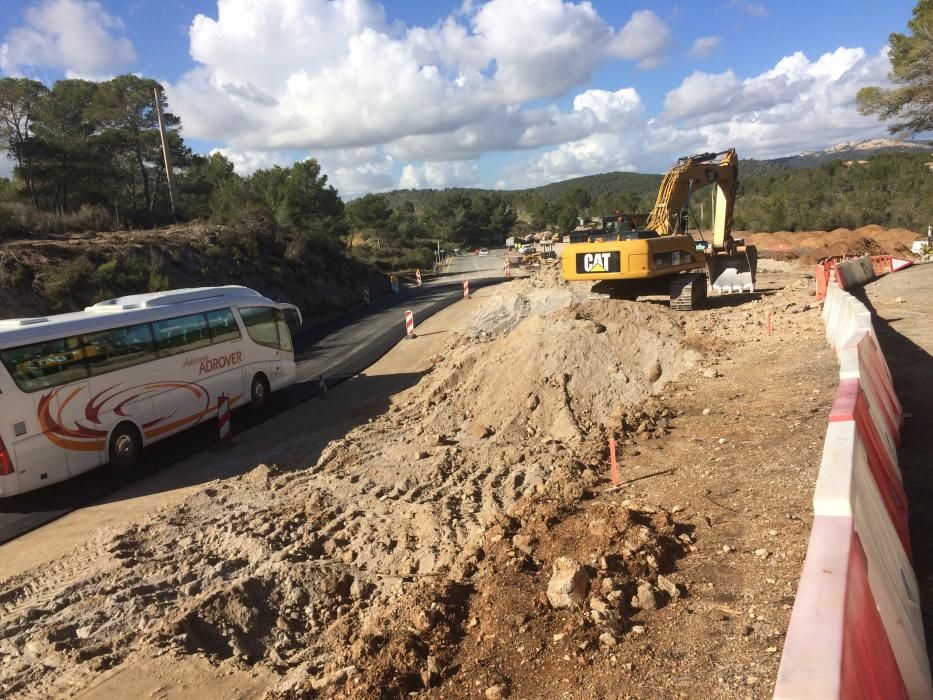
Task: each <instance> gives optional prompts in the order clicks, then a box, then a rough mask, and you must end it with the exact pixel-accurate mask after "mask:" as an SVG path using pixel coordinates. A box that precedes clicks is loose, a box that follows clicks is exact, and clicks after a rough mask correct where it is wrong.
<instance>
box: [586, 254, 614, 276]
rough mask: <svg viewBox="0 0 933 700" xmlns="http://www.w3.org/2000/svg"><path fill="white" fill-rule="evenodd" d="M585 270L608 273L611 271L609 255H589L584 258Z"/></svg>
mask: <svg viewBox="0 0 933 700" xmlns="http://www.w3.org/2000/svg"><path fill="white" fill-rule="evenodd" d="M583 269H584V270H586V271H587V272H606V271H607V270H608V269H609V253H587V254H586V255H584V256H583Z"/></svg>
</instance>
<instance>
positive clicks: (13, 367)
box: [0, 336, 90, 391]
mask: <svg viewBox="0 0 933 700" xmlns="http://www.w3.org/2000/svg"><path fill="white" fill-rule="evenodd" d="M0 359H2V360H3V364H4V366H6V368H7V371H8V372H9V373H10V376H11V377H13V381H15V382H16V385H17V386H18V387H19V388H20V389H22V390H23V391H38V390H39V389H47V388H49V387H53V386H58V385H60V384H67V383H69V382H76V381H78V380H81V379H87V377H88V376H89V374H90V370H89V368H88V364H87V359H86V358H85V355H84V347H83V344H82V342H81V338H79V337H78V336H73V337H70V338H59V339H57V340H47V341H45V342H42V343H34V344H33V345H24V346H21V347H18V348H8V349H6V350H4V351H2V352H0Z"/></svg>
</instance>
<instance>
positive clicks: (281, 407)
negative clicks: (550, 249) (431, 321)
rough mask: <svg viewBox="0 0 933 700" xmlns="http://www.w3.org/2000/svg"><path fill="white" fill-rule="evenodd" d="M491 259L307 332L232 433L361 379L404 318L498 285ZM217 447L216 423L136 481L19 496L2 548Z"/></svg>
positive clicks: (78, 482) (141, 470) (455, 266)
mask: <svg viewBox="0 0 933 700" xmlns="http://www.w3.org/2000/svg"><path fill="white" fill-rule="evenodd" d="M490 252H491V255H489V256H478V255H464V256H460V257H457V258H454V260H453V263H452V264H451V266H450V269H449V270H448V271H447V272H446V273H444V274H442V275H441V276H439V277H437V278H435V279H432V280H430V281H427V282H426V283H425V285H424V286H422V287H420V288H411V289H403V290H402V291H401V292H400V293H399V294H392V295H389V296H385V297H381V298H379V299H375V300H373V302H372V303H370V304H368V305H366V306H365V307H360V308H358V309H355V310H354V311H351V312H350V313H347V314H345V315H344V316H341V317H339V318H337V319H334V320H332V321H329V322H327V323H324V324H322V325H320V326H316V327H313V328H310V329H307V330H305V331H302V332H301V333H299V334H298V335H297V336H296V337H295V361H296V363H297V365H298V367H297V381H296V382H295V384H293V385H292V386H290V387H288V388H287V389H285V390H283V391H280V392H277V393H276V394H274V395H273V396H272V397H271V398H270V401H269V405H268V406H267V407H266V408H265V409H264V410H263V411H262V412H258V411H256V410H253V409H252V408H251V407H250V406H246V407H244V408H242V409H238V410H236V411H234V412H233V415H232V423H231V424H232V429H233V432H234V433H236V432H240V431H243V430H246V429H247V428H251V427H253V426H254V425H257V424H259V423H262V422H264V421H267V420H272V419H274V418H275V416H276V415H278V414H280V413H282V412H283V411H286V410H288V409H289V408H292V407H293V406H296V405H297V404H299V403H301V402H303V401H307V400H308V399H310V398H312V397H314V396H317V393H318V385H319V377H320V376H321V375H324V378H325V382H326V384H327V386H328V387H333V386H335V385H337V384H339V383H340V382H343V381H345V380H347V379H349V378H350V377H352V376H354V375H356V374H359V373H360V372H362V371H363V370H365V369H366V368H367V367H369V366H370V365H371V364H373V363H374V362H375V361H376V360H378V359H379V358H380V357H382V355H384V354H385V353H387V352H388V351H389V350H390V349H391V348H392V346H393V345H395V344H396V343H397V342H399V341H401V340H402V339H404V337H405V325H404V320H405V310H407V309H411V310H412V312H413V313H414V316H415V332H416V333H417V324H418V321H419V319H425V318H428V317H429V316H431V315H432V314H434V313H436V312H438V311H440V310H441V309H443V308H444V307H446V306H448V305H450V304H452V303H453V302H455V301H457V300H458V299H461V298H462V297H463V280H464V279H469V280H470V286H471V288H472V289H478V288H479V287H483V286H486V285H489V284H497V283H499V282H502V281H503V278H502V254H503V252H504V251H502V250H492V251H490ZM216 442H217V426H216V422H215V421H207V422H206V423H204V424H202V425H199V426H197V427H195V428H192V429H191V430H187V431H185V432H183V433H181V434H179V435H176V436H173V437H171V438H168V439H166V440H162V441H161V442H158V443H156V444H155V445H152V446H150V447H148V448H147V449H146V452H145V454H144V458H143V462H142V464H140V465H139V467H138V468H137V469H136V470H134V471H133V472H132V473H123V474H118V473H114V472H113V471H111V470H110V469H109V468H107V467H103V468H100V469H94V470H92V471H90V472H87V473H85V474H82V475H81V476H79V477H77V478H75V479H71V480H69V481H65V482H62V483H59V484H53V485H52V486H48V487H46V488H44V489H39V490H37V491H32V492H30V493H27V494H23V495H21V496H13V497H11V498H5V499H0V544H2V543H4V542H8V541H9V540H12V539H15V538H16V537H19V536H20V535H22V534H25V533H26V532H29V531H30V530H34V529H36V528H37V527H41V526H42V525H44V524H46V523H48V522H51V521H52V520H55V519H56V518H59V517H61V516H63V515H65V514H66V513H69V512H71V511H73V510H76V509H78V508H81V507H83V506H86V505H89V504H91V503H94V502H95V501H97V500H99V499H101V498H104V497H105V496H107V495H109V494H111V493H113V492H114V491H116V490H118V489H120V488H122V487H124V486H126V485H128V484H130V483H133V482H135V481H138V480H140V479H145V478H147V477H148V476H151V475H152V474H154V473H156V472H158V471H161V470H162V469H165V468H167V467H169V466H170V465H172V464H174V463H176V462H178V461H179V460H182V459H185V458H186V457H190V456H191V455H193V454H197V453H198V452H201V451H202V450H204V449H206V448H208V447H210V446H211V445H213V444H215V443H216Z"/></svg>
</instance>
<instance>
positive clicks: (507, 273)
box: [502, 258, 512, 277]
mask: <svg viewBox="0 0 933 700" xmlns="http://www.w3.org/2000/svg"><path fill="white" fill-rule="evenodd" d="M502 270H503V272H504V273H505V276H506V277H511V276H512V268H511V265H510V263H509V259H508V258H506V259H505V265H503V266H502Z"/></svg>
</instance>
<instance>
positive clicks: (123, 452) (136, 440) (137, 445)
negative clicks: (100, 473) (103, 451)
mask: <svg viewBox="0 0 933 700" xmlns="http://www.w3.org/2000/svg"><path fill="white" fill-rule="evenodd" d="M142 450H143V442H142V438H140V436H139V431H138V430H137V429H136V426H135V425H132V424H131V423H121V424H120V425H118V426H117V427H116V429H115V430H114V431H113V434H112V435H111V436H110V466H111V467H112V468H113V469H116V470H117V471H126V470H128V469H131V468H132V467H135V466H136V465H137V463H138V462H139V456H140V454H141V453H142Z"/></svg>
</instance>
